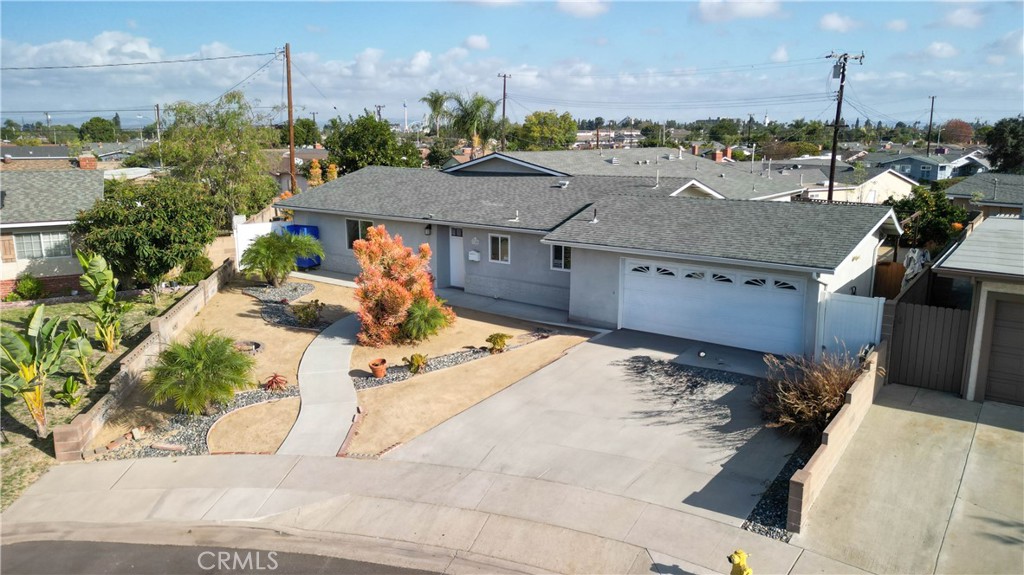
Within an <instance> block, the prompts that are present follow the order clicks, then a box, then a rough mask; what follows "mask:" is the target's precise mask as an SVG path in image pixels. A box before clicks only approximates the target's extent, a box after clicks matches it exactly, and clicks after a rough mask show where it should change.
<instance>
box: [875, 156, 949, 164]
mask: <svg viewBox="0 0 1024 575" xmlns="http://www.w3.org/2000/svg"><path fill="white" fill-rule="evenodd" d="M896 160H917V161H919V162H924V163H925V164H930V165H933V166H938V165H939V164H940V163H946V159H945V158H943V157H941V156H938V157H936V156H919V155H916V154H914V155H910V156H908V155H906V154H902V155H897V156H893V157H891V158H889V159H887V160H883V161H880V162H876V164H875V165H877V166H884V165H886V164H891V163H892V162H895V161H896Z"/></svg>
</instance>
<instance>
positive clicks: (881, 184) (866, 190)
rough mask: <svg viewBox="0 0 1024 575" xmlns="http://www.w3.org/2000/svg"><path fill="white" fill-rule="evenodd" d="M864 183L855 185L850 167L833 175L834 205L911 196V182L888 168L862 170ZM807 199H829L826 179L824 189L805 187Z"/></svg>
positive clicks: (879, 201) (875, 202)
mask: <svg viewBox="0 0 1024 575" xmlns="http://www.w3.org/2000/svg"><path fill="white" fill-rule="evenodd" d="M864 176H865V177H866V178H867V180H865V181H864V182H862V183H860V184H857V183H856V178H857V173H856V172H855V170H854V169H853V168H850V169H847V170H843V171H842V172H839V171H837V172H836V185H835V186H833V190H832V200H833V201H836V202H855V203H859V204H881V203H883V202H885V201H886V200H888V199H895V200H902V199H903V198H906V197H909V196H911V195H913V191H914V186H917V185H919V184H918V183H917V182H915V181H914V180H912V179H910V178H908V177H906V176H904V175H902V174H900V173H898V172H896V171H895V170H890V169H887V168H865V169H864ZM807 197H809V198H811V199H812V200H824V199H827V198H828V178H827V177H826V178H825V181H824V182H823V186H814V187H812V188H808V190H807Z"/></svg>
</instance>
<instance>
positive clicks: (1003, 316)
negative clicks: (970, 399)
mask: <svg viewBox="0 0 1024 575" xmlns="http://www.w3.org/2000/svg"><path fill="white" fill-rule="evenodd" d="M995 304H996V307H995V313H994V314H993V317H992V346H991V347H990V348H989V356H988V374H987V376H986V379H985V399H986V400H991V401H1002V402H1004V403H1014V404H1017V405H1024V345H1022V342H1024V303H1021V302H1017V301H1006V300H996V301H995Z"/></svg>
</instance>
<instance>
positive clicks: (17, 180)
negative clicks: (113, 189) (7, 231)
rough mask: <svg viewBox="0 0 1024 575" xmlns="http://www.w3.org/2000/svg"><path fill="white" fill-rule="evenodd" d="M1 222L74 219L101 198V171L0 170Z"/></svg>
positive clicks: (14, 222) (15, 222) (17, 222)
mask: <svg viewBox="0 0 1024 575" xmlns="http://www.w3.org/2000/svg"><path fill="white" fill-rule="evenodd" d="M0 192H2V194H3V207H2V208H0V222H2V223H4V224H22V223H31V222H59V221H68V220H73V219H75V218H76V217H78V212H80V211H82V210H87V209H89V208H91V207H92V206H93V204H95V203H96V200H99V199H101V198H103V172H100V171H96V170H68V171H58V172H8V171H4V172H0Z"/></svg>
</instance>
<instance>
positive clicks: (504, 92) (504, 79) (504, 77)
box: [498, 74, 512, 152]
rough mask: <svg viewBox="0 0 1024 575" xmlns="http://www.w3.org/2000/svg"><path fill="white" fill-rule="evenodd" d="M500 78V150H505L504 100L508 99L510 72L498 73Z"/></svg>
mask: <svg viewBox="0 0 1024 575" xmlns="http://www.w3.org/2000/svg"><path fill="white" fill-rule="evenodd" d="M498 77H499V78H501V151H502V152H504V151H505V143H506V142H505V100H506V99H508V79H509V78H511V77H512V75H511V74H498Z"/></svg>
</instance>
